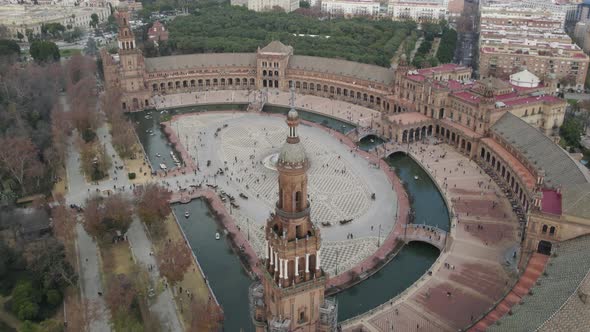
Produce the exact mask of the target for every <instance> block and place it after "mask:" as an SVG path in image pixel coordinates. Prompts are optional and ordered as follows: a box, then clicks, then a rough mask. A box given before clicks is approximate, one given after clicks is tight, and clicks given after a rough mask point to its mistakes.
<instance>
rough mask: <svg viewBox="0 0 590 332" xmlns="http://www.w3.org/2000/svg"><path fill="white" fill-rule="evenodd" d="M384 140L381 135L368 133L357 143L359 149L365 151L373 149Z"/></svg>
mask: <svg viewBox="0 0 590 332" xmlns="http://www.w3.org/2000/svg"><path fill="white" fill-rule="evenodd" d="M384 142H385V141H384V140H383V139H382V138H381V137H379V136H375V135H368V136H365V137H363V138H361V140H360V141H359V142H358V143H357V144H356V145H358V147H359V149H361V150H363V151H371V150H373V149H374V148H375V147H377V146H379V145H381V144H383V143H384Z"/></svg>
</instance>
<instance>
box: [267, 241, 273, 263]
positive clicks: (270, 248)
mask: <svg viewBox="0 0 590 332" xmlns="http://www.w3.org/2000/svg"><path fill="white" fill-rule="evenodd" d="M268 249H269V250H270V265H274V253H273V250H272V247H271V246H270V245H269V246H268Z"/></svg>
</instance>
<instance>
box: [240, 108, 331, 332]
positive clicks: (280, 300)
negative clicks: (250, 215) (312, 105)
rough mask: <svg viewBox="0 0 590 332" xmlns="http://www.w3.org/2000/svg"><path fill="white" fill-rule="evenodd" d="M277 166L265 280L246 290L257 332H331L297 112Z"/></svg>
mask: <svg viewBox="0 0 590 332" xmlns="http://www.w3.org/2000/svg"><path fill="white" fill-rule="evenodd" d="M287 124H288V126H289V134H288V136H287V141H286V142H285V144H284V145H283V147H282V148H281V151H280V153H279V158H278V162H277V170H278V172H279V199H278V201H277V203H276V208H275V211H276V212H275V214H274V215H273V217H272V218H270V219H269V220H268V222H267V224H266V228H265V233H266V243H265V246H266V247H265V254H264V259H263V260H262V263H261V265H263V270H264V277H263V280H262V282H261V283H259V284H254V285H253V287H252V288H251V289H250V300H251V301H250V303H251V307H252V308H253V320H254V324H255V326H256V331H257V332H262V331H307V332H312V331H314V332H315V331H333V330H334V331H335V328H336V313H337V305H336V303H335V302H334V301H331V300H325V299H324V290H325V287H326V275H325V274H324V272H323V271H322V269H321V262H320V243H321V237H320V230H319V228H317V227H316V226H315V225H314V224H313V223H312V222H311V219H310V214H309V212H310V205H309V201H308V200H307V169H308V168H309V161H308V159H307V156H306V155H305V150H304V148H303V144H302V143H301V142H300V139H299V136H298V133H297V127H298V125H299V116H298V114H297V111H296V110H295V109H291V110H290V111H289V113H288V115H287Z"/></svg>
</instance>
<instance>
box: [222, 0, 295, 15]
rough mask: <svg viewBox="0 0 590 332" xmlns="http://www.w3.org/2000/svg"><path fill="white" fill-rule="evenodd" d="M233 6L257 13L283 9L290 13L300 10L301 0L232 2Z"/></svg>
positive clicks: (237, 0) (236, 0)
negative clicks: (246, 8)
mask: <svg viewBox="0 0 590 332" xmlns="http://www.w3.org/2000/svg"><path fill="white" fill-rule="evenodd" d="M230 3H231V5H232V6H244V7H248V9H250V10H253V11H256V12H267V11H271V10H274V9H277V8H279V9H282V10H284V11H285V12H286V13H290V12H292V11H294V10H296V9H297V8H299V0H231V1H230Z"/></svg>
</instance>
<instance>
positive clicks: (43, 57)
mask: <svg viewBox="0 0 590 332" xmlns="http://www.w3.org/2000/svg"><path fill="white" fill-rule="evenodd" d="M29 52H30V53H31V56H32V57H33V59H35V61H37V62H53V61H57V60H59V58H60V55H59V48H58V47H57V45H56V44H55V43H54V42H50V41H45V40H35V41H33V42H32V43H31V48H30V50H29Z"/></svg>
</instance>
